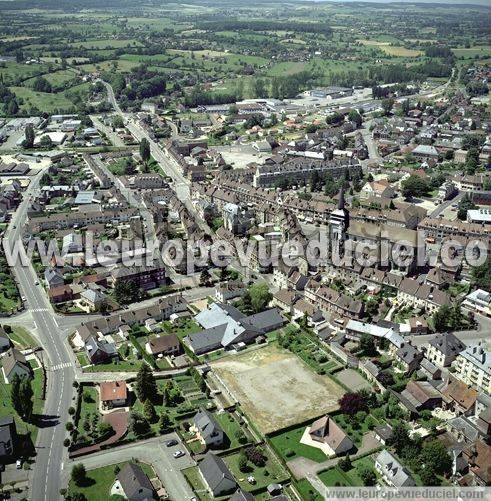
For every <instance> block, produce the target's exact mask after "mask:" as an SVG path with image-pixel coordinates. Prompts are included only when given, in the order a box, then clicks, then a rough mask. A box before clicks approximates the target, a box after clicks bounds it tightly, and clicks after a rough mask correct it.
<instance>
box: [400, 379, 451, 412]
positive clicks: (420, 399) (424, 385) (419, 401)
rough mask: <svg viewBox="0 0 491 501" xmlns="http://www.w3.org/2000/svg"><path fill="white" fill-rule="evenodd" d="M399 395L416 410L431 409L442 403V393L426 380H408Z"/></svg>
mask: <svg viewBox="0 0 491 501" xmlns="http://www.w3.org/2000/svg"><path fill="white" fill-rule="evenodd" d="M401 395H402V396H403V397H404V398H405V399H407V400H409V402H411V404H412V405H413V406H414V407H415V408H416V410H418V411H421V410H433V409H435V408H436V407H440V406H441V403H442V394H441V393H440V392H439V391H438V390H437V389H436V388H434V387H433V386H432V385H431V384H430V383H429V382H428V381H409V382H408V383H407V385H406V389H405V390H403V391H402V393H401Z"/></svg>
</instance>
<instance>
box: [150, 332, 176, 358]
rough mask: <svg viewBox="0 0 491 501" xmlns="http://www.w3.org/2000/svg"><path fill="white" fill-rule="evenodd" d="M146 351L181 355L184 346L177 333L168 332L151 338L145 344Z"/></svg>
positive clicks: (155, 354) (154, 354) (154, 353)
mask: <svg viewBox="0 0 491 501" xmlns="http://www.w3.org/2000/svg"><path fill="white" fill-rule="evenodd" d="M145 351H146V352H147V353H148V354H150V355H153V356H159V355H180V354H181V353H182V346H181V343H180V341H179V338H178V337H177V336H176V335H175V334H168V335H166V336H159V337H155V338H152V339H149V340H148V342H147V343H146V344H145Z"/></svg>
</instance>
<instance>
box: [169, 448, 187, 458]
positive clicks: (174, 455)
mask: <svg viewBox="0 0 491 501" xmlns="http://www.w3.org/2000/svg"><path fill="white" fill-rule="evenodd" d="M185 454H186V453H185V452H184V451H180V450H179V451H176V452H173V453H172V456H173V457H174V459H177V458H180V457H182V456H184V455H185Z"/></svg>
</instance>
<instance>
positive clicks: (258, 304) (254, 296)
mask: <svg viewBox="0 0 491 501" xmlns="http://www.w3.org/2000/svg"><path fill="white" fill-rule="evenodd" d="M248 293H249V296H250V298H251V306H252V309H253V310H254V312H255V313H259V312H261V311H263V310H264V309H265V308H266V306H267V305H268V303H269V302H270V301H271V298H272V294H271V293H270V292H269V287H268V284H267V283H266V282H257V283H255V284H253V285H251V286H250V287H249V290H248Z"/></svg>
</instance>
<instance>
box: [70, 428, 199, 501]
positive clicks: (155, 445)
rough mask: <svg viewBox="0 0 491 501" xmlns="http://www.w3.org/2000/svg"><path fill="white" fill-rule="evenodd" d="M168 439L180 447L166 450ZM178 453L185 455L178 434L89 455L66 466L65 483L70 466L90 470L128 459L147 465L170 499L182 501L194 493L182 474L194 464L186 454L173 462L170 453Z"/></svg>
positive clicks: (170, 434)
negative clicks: (177, 451) (177, 442)
mask: <svg viewBox="0 0 491 501" xmlns="http://www.w3.org/2000/svg"><path fill="white" fill-rule="evenodd" d="M170 439H176V440H178V441H179V444H178V445H176V446H173V447H166V445H165V441H167V440H170ZM178 449H180V450H183V451H186V447H185V446H184V445H183V444H182V442H181V441H180V439H179V437H178V436H177V434H175V433H169V434H167V435H162V436H161V437H158V438H151V439H149V440H144V441H141V442H137V443H134V444H130V445H124V446H121V447H115V448H113V449H110V450H107V451H103V452H98V453H96V454H91V455H90V456H86V457H82V458H77V459H76V460H75V461H71V462H70V463H69V468H67V469H66V471H64V476H65V477H66V480H68V474H69V471H70V470H71V466H72V465H73V464H75V463H83V464H84V465H85V468H86V469H87V470H91V469H94V468H100V467H103V466H109V465H113V464H117V463H121V462H123V461H128V460H130V459H131V458H138V459H139V460H140V461H143V462H145V463H149V464H151V465H152V466H153V468H154V470H155V473H156V474H157V475H158V477H159V478H160V480H161V481H162V483H164V484H165V487H166V489H167V492H168V493H169V496H170V499H172V500H174V501H185V500H187V499H191V498H192V497H193V492H192V490H191V489H190V488H189V486H188V484H187V482H186V479H185V478H184V475H183V474H182V472H181V470H183V469H184V468H189V467H191V466H194V465H195V464H196V463H195V461H194V460H193V459H191V458H190V456H189V454H186V455H185V456H184V457H182V458H179V459H174V458H173V457H172V453H173V452H175V451H176V450H178ZM89 476H90V472H89ZM108 497H109V496H108Z"/></svg>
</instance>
